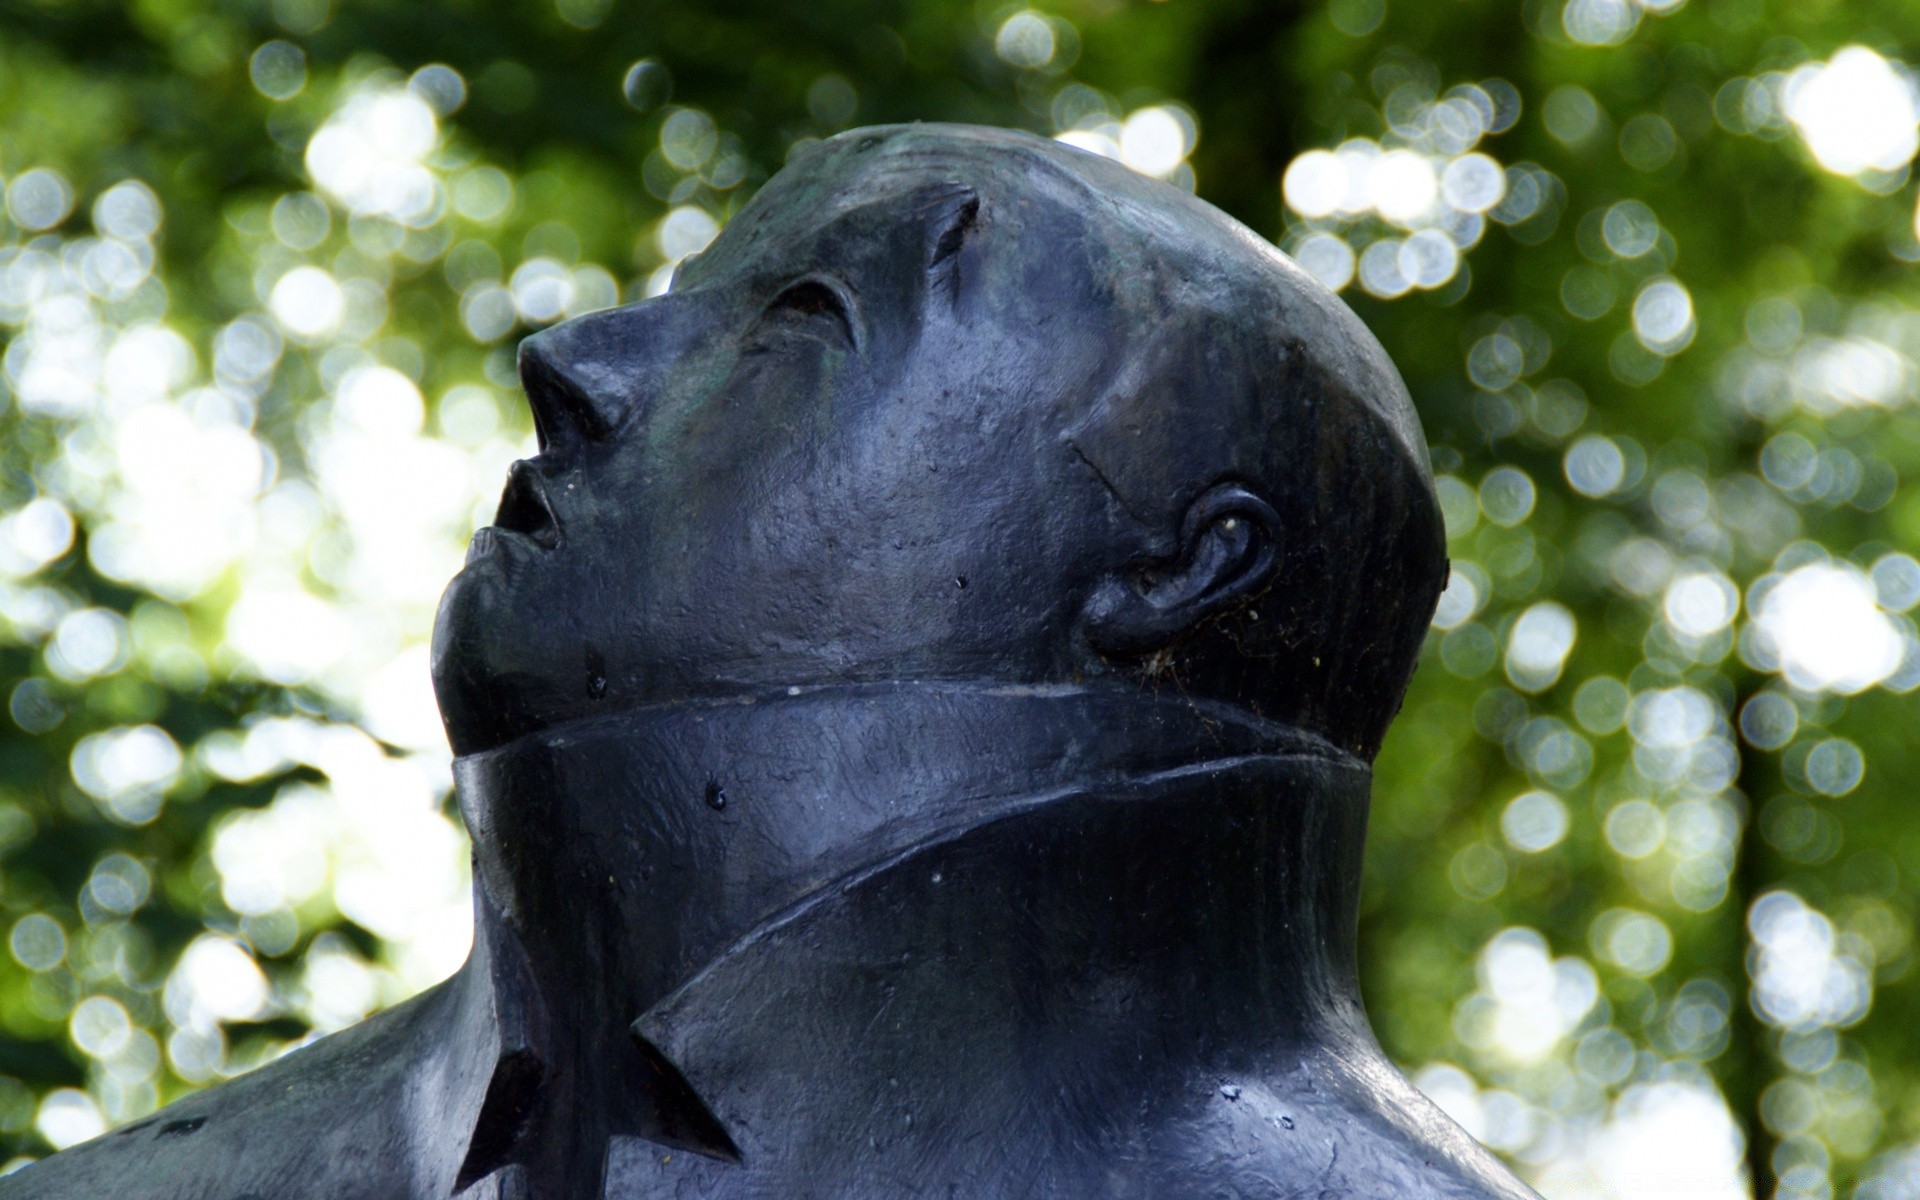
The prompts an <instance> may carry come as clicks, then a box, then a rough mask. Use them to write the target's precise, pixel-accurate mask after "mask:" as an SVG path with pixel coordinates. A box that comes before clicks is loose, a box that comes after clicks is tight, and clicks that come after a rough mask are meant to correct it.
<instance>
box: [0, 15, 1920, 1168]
mask: <svg viewBox="0 0 1920 1200" xmlns="http://www.w3.org/2000/svg"><path fill="white" fill-rule="evenodd" d="M1916 16H1920V9H1916V8H1915V6H1914V5H1913V4H1912V3H1910V2H1906V0H1867V2H1864V3H1855V4H1849V5H1847V6H1844V7H1843V6H1840V5H1836V4H1832V3H1830V2H1821V3H1811V4H1796V5H1789V4H1785V3H1783V2H1781V0H1526V2H1525V3H1523V4H1520V5H1518V6H1513V5H1504V4H1493V3H1486V2H1482V0H1459V2H1457V3H1452V4H1444V5H1434V4H1428V5H1407V4H1404V3H1395V2H1393V0H1328V2H1326V3H1321V2H1314V3H1303V4H1286V3H1277V2H1274V0H1161V2H1155V0H1058V2H1045V3H1041V4H1040V5H1039V6H1038V7H1036V8H1031V9H1029V8H1022V7H1020V6H1018V5H1017V4H1016V5H998V4H993V3H986V2H984V0H983V2H981V3H976V4H962V3H958V2H956V0H816V2H815V3H813V4H810V5H805V6H794V5H788V4H778V3H772V2H770V0H725V2H717V3H711V4H707V5H702V6H689V5H680V4H669V3H665V2H664V0H638V2H633V3H628V2H625V0H522V2H520V3H514V4H480V3H472V2H467V3H457V4H426V3H421V4H392V3H380V2H378V0H367V2H364V3H362V2H357V0H356V2H350V3H345V4H341V5H339V6H337V7H336V5H335V4H334V3H333V2H332V0H227V2H222V3H216V2H213V0H140V2H139V3H136V4H130V5H128V4H116V3H107V2H105V0H8V2H6V3H4V4H0V185H3V186H4V189H5V213H4V216H0V340H3V341H4V345H5V354H4V375H3V376H0V430H3V431H4V437H0V693H3V694H4V697H5V699H6V703H7V708H8V718H7V719H6V720H3V721H0V854H4V856H5V858H4V863H3V864H0V908H4V910H5V912H4V914H0V915H3V917H4V921H3V927H4V929H5V930H6V935H7V940H8V950H9V953H7V954H5V955H0V1137H3V1138H4V1139H5V1140H6V1146H7V1151H6V1152H7V1153H10V1154H14V1155H18V1156H34V1155H39V1154H43V1153H46V1152H47V1151H48V1149H49V1148H51V1147H59V1146H64V1145H67V1144H71V1143H72V1142H74V1141H77V1140H80V1139H82V1138H84V1137H87V1136H90V1135H91V1134H93V1133H95V1132H98V1131H100V1130H101V1129H103V1128H105V1127H107V1126H109V1125H112V1124H116V1123H119V1122H123V1121H127V1120H131V1119H134V1118H136V1117H138V1116H141V1115H143V1114H144V1113H146V1112H148V1111H150V1110H152V1109H153V1108H154V1107H156V1106H157V1105H159V1104H161V1103H164V1102H165V1101H167V1100H168V1099H170V1098H172V1097H174V1096H176V1095H178V1094H180V1093H181V1092H182V1091H184V1090H186V1089H189V1088H191V1087H194V1086H198V1085H200V1084H203V1083H205V1082H208V1081H211V1080H215V1079H218V1078H221V1077H223V1076H225V1075H228V1074H232V1073H234V1072H237V1071H241V1070H244V1069H245V1068H246V1067H247V1066H248V1065H250V1064H252V1063H255V1062H258V1061H260V1060H261V1059H262V1058H263V1057H265V1056H269V1055H272V1054H275V1053H278V1052H281V1051H282V1050H284V1049H285V1048H287V1047H289V1046H292V1045H296V1044H298V1042H299V1041H300V1040H301V1039H303V1038H305V1037H308V1036H310V1035H311V1034H312V1033H313V1032H315V1031H320V1032H324V1031H327V1030H331V1029H334V1028H338V1027H340V1026H341V1025H343V1024H346V1023H350V1022H351V1021H353V1020H356V1019H358V1018H359V1017H360V1016H362V1015H364V1014H365V1013H367V1012H369V1011H371V1010H372V1009H374V1008H376V1007H379V1006H381V1005H384V1004H388V1003H392V1002H394V1001H396V1000H398V999H400V998H402V997H404V996H405V995H407V994H410V993H412V992H413V991H416V990H418V989H419V988H421V987H423V986H426V985H427V984H429V983H431V982H432V981H434V980H435V979H437V978H439V977H440V976H442V975H444V974H445V973H446V972H447V971H449V970H450V969H451V968H452V967H453V966H454V965H455V964H456V963H457V962H458V960H459V958H460V957H461V955H462V954H463V953H464V951H465V939H466V937H467V928H466V920H467V918H466V907H465V906H466V878H465V874H464V872H465V853H464V848H463V843H462V841H461V835H460V833H459V831H458V829H457V824H456V819H455V818H454V817H453V815H452V812H451V808H450V805H449V804H448V801H447V788H448V783H447V779H448V776H447V767H446V750H445V746H444V742H443V741H442V739H441V737H440V734H439V731H438V727H437V723H436V720H435V717H434V713H433V709H432V704H431V696H430V693H429V691H428V688H427V683H426V667H425V655H424V650H423V649H422V646H423V641H424V638H425V636H426V634H427V632H428V630H429V628H430V626H431V620H432V613H433V605H434V601H435V598H436V596H437V594H438V592H439V589H440V587H441V586H442V584H443V583H444V581H445V579H446V578H447V577H448V576H449V575H450V574H451V573H452V571H453V570H454V569H455V567H456V566H457V564H458V561H459V553H460V547H461V545H462V543H463V541H464V538H465V535H466V534H467V533H468V532H469V531H470V530H471V528H472V527H473V526H474V524H476V523H484V522H485V520H486V519H487V516H488V513H489V511H490V505H491V501H492V497H493V494H494V493H495V491H496V490H497V487H498V483H499V480H500V479H501V477H502V474H503V471H504V467H505V465H506V463H507V462H509V461H510V460H511V459H512V458H514V457H516V456H517V455H519V454H521V453H524V452H525V451H526V446H527V440H528V431H527V421H526V418H525V415H524V413H523V412H522V411H521V409H520V406H519V404H518V403H517V400H516V398H515V395H514V390H515V382H514V378H513V372H512V362H513V355H512V347H513V344H514V342H515V341H516V339H517V338H518V337H519V336H521V335H522V334H524V333H525V332H526V331H528V330H530V329H534V328H539V327H541V326H543V325H545V324H548V323H550V322H552V321H554V320H557V319H560V318H562V317H564V316H566V315H570V314H572V313H577V312H582V311H587V310H590V309H593V308H597V307H603V306H605V305H608V304H613V303H616V302H619V301H621V300H624V299H636V298H639V297H642V296H645V295H648V294H652V293H656V292H658V291H660V290H661V289H663V288H665V287H666V286H667V283H668V281H669V279H670V277H671V272H672V268H673V265H674V264H675V263H676V262H677V261H679V259H681V258H683V257H684V256H685V255H687V254H689V253H692V252H694V251H696V250H698V249H699V248H700V247H701V246H703V245H704V244H705V243H706V241H708V240H709V239H710V238H711V237H712V236H713V234H714V233H715V231H716V230H717V229H718V228H719V226H720V225H721V224H722V223H724V221H725V220H726V218H727V216H728V215H729V214H730V213H731V212H732V211H734V210H735V209H736V208H737V206H738V205H739V204H740V203H741V202H742V201H744V199H745V198H746V197H747V196H749V195H750V194H751V193H752V191H753V188H754V186H755V185H756V184H757V183H758V182H759V181H760V180H762V179H764V178H765V177H766V176H767V174H768V173H770V172H771V171H772V170H774V169H775V168H777V166H778V165H779V164H780V162H781V161H782V160H783V159H784V157H785V156H786V155H787V154H788V153H789V152H790V150H791V148H792V147H793V146H795V145H797V144H799V143H801V142H803V141H805V140H807V139H810V138H816V137H822V136H827V135H830V134H832V133H834V132H836V131H838V130H841V129H845V128H848V127H850V126H853V125H856V124H868V123H878V122H887V121H911V120H959V121H977V122H988V123H995V124H1003V125H1012V126H1019V127H1024V128H1029V129H1033V130H1036V131H1038V132H1042V133H1046V134H1052V135H1056V136H1060V137H1062V138H1065V139H1068V140H1070V141H1072V142H1074V143H1075V144H1077V145H1079V146H1081V147H1083V148H1085V149H1087V150H1089V151H1091V152H1096V153H1105V154H1110V155H1114V156H1117V157H1120V158H1122V159H1123V160H1124V161H1126V162H1128V163H1129V164H1130V165H1132V166H1134V167H1136V168H1137V169H1139V170H1142V171H1145V172H1147V173H1150V174H1155V175H1160V176H1163V177H1165V178H1168V179H1170V180H1172V181H1173V182H1174V183H1175V184H1176V185H1178V186H1183V187H1188V188H1195V189H1197V190H1198V191H1199V193H1200V194H1201V195H1202V196H1205V197H1207V198H1208V199H1210V200H1212V201H1214V202H1215V203H1217V204H1219V205H1221V206H1222V207H1224V208H1226V209H1227V210H1228V211H1229V212H1231V213H1233V214H1234V215H1236V216H1238V217H1240V218H1241V219H1242V220H1244V221H1246V222H1247V223H1248V224H1249V225H1251V226H1252V227H1253V228H1254V229H1255V230H1256V231H1257V232H1259V233H1261V234H1263V235H1265V236H1268V237H1271V238H1273V239H1274V240H1275V241H1276V243H1278V244H1280V245H1281V246H1282V247H1283V248H1285V249H1286V250H1288V251H1289V252H1290V253H1292V254H1293V255H1294V256H1295V257H1296V258H1297V259H1298V261H1300V262H1301V264H1302V265H1303V266H1305V267H1306V268H1307V269H1308V270H1310V271H1312V272H1313V273H1314V274H1316V275H1318V276H1320V277H1321V278H1322V279H1323V280H1325V281H1326V282H1327V283H1328V284H1330V285H1331V286H1334V287H1336V288H1339V289H1341V290H1342V291H1343V294H1345V295H1346V296H1347V297H1348V298H1349V299H1350V300H1351V302H1352V303H1353V304H1354V306H1355V307H1356V308H1357V309H1358V310H1359V311H1360V313H1361V315H1362V316H1363V317H1364V318H1365V319H1366V320H1367V321H1368V323H1369V324H1370V325H1371V326H1372V327H1373V328H1374V329H1375V330H1376V331H1377V332H1378V333H1379V334H1380V336H1381V338H1382V340H1383V341H1384V342H1385V343H1386V344H1387V347H1388V349H1389V351H1390V352H1391V353H1392V354H1393V356H1394V357H1395V359H1396V360H1397V361H1398V362H1399V363H1400V365H1401V368H1402V370H1403V371H1404V373H1405V374H1406V377H1407V380H1408V383H1409V385H1410V386H1411V387H1412V389H1413V392H1414V395H1415V397H1416V399H1417V401H1418V403H1419V406H1420V409H1421V412H1422V414H1423V416H1424V418H1425V420H1426V423H1427V429H1428V433H1429V437H1430V440H1431V442H1432V444H1433V452H1434V465H1435V472H1436V475H1437V476H1438V481H1439V487H1440V490H1441V496H1442V499H1443V502H1444V503H1445V506H1446V511H1447V517H1448V528H1449V532H1450V539H1451V547H1452V553H1453V556H1454V560H1455V565H1454V577H1453V583H1452V585H1451V586H1450V588H1449V590H1448V592H1447V594H1446V596H1445V597H1444V598H1443V601H1442V604H1441V609H1440V613H1439V614H1438V616H1437V618H1436V621H1435V629H1434V633H1433V636H1432V638H1431V640H1430V643H1429V647H1428V649H1429V653H1428V661H1427V663H1426V665H1425V666H1424V667H1423V669H1422V671H1421V673H1420V676H1419V678H1418V679H1417V680H1416V682H1415V685H1414V689H1413V692H1412V694H1411V695H1410V696H1409V697H1408V701H1407V706H1406V711H1405V713H1404V714H1403V716H1402V719H1401V722H1400V724H1399V726H1398V727H1397V729H1396V732H1395V734H1394V735H1393V737H1392V739H1391V740H1390V742H1389V744H1388V747H1387V749H1386V751H1385V752H1384V753H1383V755H1382V758H1381V761H1380V765H1379V780H1380V786H1379V788H1378V793H1377V800H1376V811H1375V817H1374V824H1373V839H1372V845H1371V848H1370V861H1369V868H1368V870H1369V873H1368V879H1367V890H1366V894H1365V912H1364V916H1363V930H1362V938H1363V953H1364V969H1365V974H1366V980H1365V982H1366V990H1367V995H1368V997H1369V1001H1370V1004H1371V1006H1372V1008H1373V1010H1374V1014H1375V1020H1376V1023H1377V1025H1378V1027H1379V1029H1380V1032H1381V1035H1382V1037H1383V1039H1384V1040H1385V1041H1386V1043H1387V1047H1388V1049H1389V1050H1390V1051H1391V1052H1392V1053H1393V1054H1394V1055H1395V1056H1396V1057H1397V1058H1398V1059H1399V1060H1400V1061H1401V1062H1403V1063H1404V1064H1406V1065H1407V1067H1408V1068H1409V1070H1411V1071H1413V1072H1414V1073H1415V1075H1416V1078H1417V1080H1418V1081H1419V1082H1420V1084H1421V1085H1422V1086H1423V1087H1424V1088H1426V1089H1427V1090H1428V1091H1429V1092H1430V1093H1431V1094H1433V1095H1434V1096H1435V1097H1436V1098H1438V1099H1439V1100H1440V1101H1441V1102H1442V1103H1443V1105H1444V1106H1446V1107H1447V1108H1448V1110H1449V1111H1451V1112H1453V1113H1454V1114H1455V1115H1456V1116H1457V1117H1458V1119H1460V1120H1461V1121H1462V1122H1463V1123H1464V1124H1466V1125H1467V1126H1468V1127H1469V1128H1470V1129H1471V1130H1472V1131H1473V1132H1474V1133H1476V1134H1477V1135H1479V1136H1480V1137H1482V1138H1483V1139H1485V1140H1487V1141H1488V1142H1489V1143H1490V1144H1492V1145H1493V1146H1494V1147H1495V1148H1496V1149H1498V1150H1500V1151H1501V1152H1503V1153H1505V1154H1507V1155H1509V1156H1510V1157H1512V1158H1513V1159H1514V1160H1515V1161H1516V1162H1517V1163H1518V1164H1519V1165H1520V1167H1521V1169H1522V1170H1523V1171H1524V1172H1525V1173H1527V1174H1528V1175H1529V1177H1531V1178H1533V1179H1534V1180H1536V1181H1537V1182H1538V1184H1539V1186H1540V1188H1541V1190H1542V1191H1543V1192H1544V1193H1545V1194H1546V1195H1548V1196H1549V1197H1552V1198H1554V1200H1562V1198H1571V1197H1581V1196H1595V1197H1601V1196H1609V1197H1611V1196H1618V1197H1626V1196H1640V1195H1648V1194H1685V1195H1689V1196H1697V1197H1712V1196H1728V1195H1742V1194H1746V1193H1747V1191H1748V1190H1749V1189H1750V1188H1751V1189H1753V1190H1755V1191H1756V1192H1758V1193H1759V1194H1764V1195H1778V1196H1783V1197H1803V1196H1804V1197H1827V1196H1832V1195H1835V1194H1851V1195H1857V1196H1860V1197H1866V1198H1872V1200H1890V1198H1893V1197H1906V1196H1914V1195H1920V1044H1916V1043H1917V1042H1920V1029H1917V1028H1916V1022H1914V1021H1913V1020H1911V1019H1910V1018H1909V1014H1911V1013H1912V1012H1913V1011H1914V1004H1915V1000H1916V988H1920V979H1916V975H1915V972H1914V971H1913V966H1914V948H1913V940H1914V911H1915V897H1916V883H1915V881H1916V879H1920V830H1916V829H1915V827H1914V825H1915V823H1914V822H1912V821H1911V820H1909V819H1907V818H1906V812H1905V810H1904V808H1903V807H1902V805H1903V804H1904V803H1905V802H1906V799H1907V796H1908V794H1909V791H1910V783H1909V781H1911V780H1913V779H1915V778H1920V762H1916V761H1915V754H1914V750H1913V749H1912V748H1911V746H1910V738H1909V737H1908V736H1907V732H1908V729H1909V727H1908V726H1907V725H1906V724H1905V722H1906V721H1909V720H1913V719H1914V717H1915V715H1916V708H1915V703H1916V702H1915V700H1914V699H1912V698H1911V696H1910V692H1911V690H1912V689H1913V688H1914V687H1915V686H1916V685H1920V651H1916V646H1917V645H1920V643H1917V642H1916V638H1915V634H1914V628H1913V625H1912V623H1911V621H1910V620H1909V619H1908V617H1907V616H1906V615H1905V613H1906V612H1907V610H1909V609H1910V608H1912V607H1913V606H1914V605H1915V603H1916V601H1920V563H1916V561H1915V559H1914V558H1913V557H1912V556H1911V555H1912V553H1913V552H1914V550H1915V547H1916V543H1920V497H1917V496H1915V495H1909V494H1908V493H1907V491H1906V490H1904V489H1902V487H1901V486H1900V485H1901V482H1902V480H1904V479H1907V478H1910V477H1911V476H1912V475H1913V474H1914V473H1915V472H1916V470H1920V414H1916V412H1915V410H1914V408H1913V405H1912V402H1913V400H1914V399H1915V394H1916V366H1915V360H1916V358H1920V315H1917V313H1916V307H1915V306H1916V304H1920V288H1916V286H1915V284H1914V282H1913V271H1912V264H1913V263H1914V262H1916V261H1920V245H1916V241H1915V228H1914V189H1913V186H1912V185H1911V183H1910V182H1909V173H1910V169H1911V164H1912V160H1913V158H1914V154H1915V148H1916V128H1917V126H1920V121H1917V120H1916V100H1915V85H1914V80H1913V76H1912V74H1911V72H1910V70H1909V68H1908V67H1907V66H1906V65H1905V63H1904V62H1903V61H1902V59H1903V56H1911V54H1913V53H1914V52H1915V50H1914V47H1913V46H1912V45H1911V44H1910V43H1911V42H1912V40H1913V32H1912V31H1913V29H1914V28H1916V25H1915V17H1916ZM0 1157H4V1155H0ZM16 1161H19V1160H18V1159H16Z"/></svg>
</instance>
